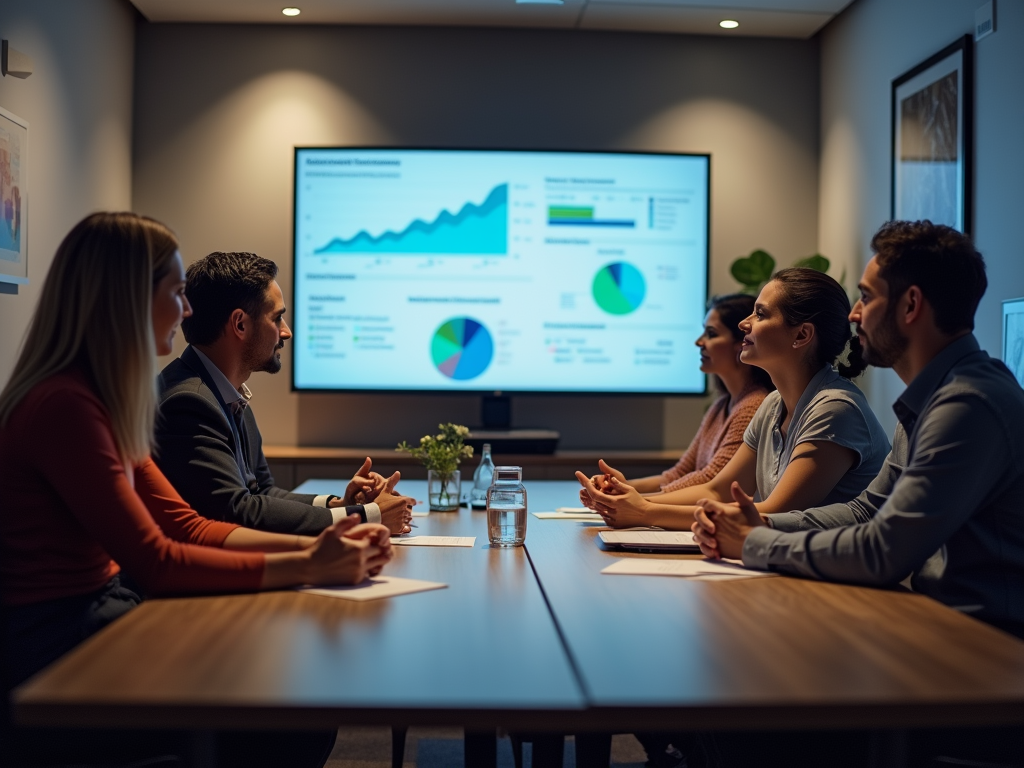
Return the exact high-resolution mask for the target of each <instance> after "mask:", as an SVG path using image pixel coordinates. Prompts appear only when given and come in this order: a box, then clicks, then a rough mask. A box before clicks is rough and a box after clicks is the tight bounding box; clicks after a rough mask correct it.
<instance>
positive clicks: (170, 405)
mask: <svg viewBox="0 0 1024 768" xmlns="http://www.w3.org/2000/svg"><path fill="white" fill-rule="evenodd" d="M276 276H277V265H276V264H274V262H272V261H270V260H268V259H262V258H260V257H259V256H256V255H254V254H251V253H211V254H210V255H209V256H207V257H205V258H204V259H201V260H200V261H198V262H196V263H194V264H192V265H191V266H189V268H188V270H187V284H186V287H185V297H186V298H187V299H188V303H189V304H190V305H191V312H192V313H191V315H190V316H186V318H185V320H184V321H183V322H182V331H183V332H184V334H185V338H186V340H187V341H188V342H189V346H188V347H187V348H186V349H185V351H184V353H182V355H181V357H180V358H178V359H177V360H173V361H172V362H171V363H170V364H169V365H168V366H167V367H166V368H164V370H163V372H162V373H161V375H160V382H159V386H160V412H159V414H158V416H157V427H156V443H157V452H156V456H155V459H156V462H157V464H158V465H159V467H160V469H161V471H163V473H164V474H165V475H166V476H167V478H168V479H169V480H170V481H171V483H172V484H173V485H174V487H175V488H176V489H177V490H178V492H179V493H180V494H181V495H182V497H183V498H184V499H185V500H186V501H187V502H188V503H189V504H190V505H191V506H192V507H193V508H194V509H196V510H197V511H198V512H199V513H200V514H201V515H203V516H204V517H209V518H212V519H215V520H224V521H227V522H233V523H238V524H240V525H243V526H246V527H248V528H257V529H260V530H266V531H275V532H279V533H296V534H302V535H311V536H315V535H317V534H318V533H319V532H320V531H322V530H323V529H324V528H327V527H328V526H330V525H332V524H333V523H334V522H336V521H338V520H340V519H341V518H342V517H345V516H346V515H349V514H358V515H359V516H360V517H361V518H363V520H364V521H368V522H380V523H383V524H384V525H386V526H387V527H388V528H389V529H390V530H391V532H392V533H403V532H408V531H409V530H410V528H409V522H410V520H411V519H412V505H413V503H414V502H413V500H412V499H409V498H407V497H404V496H399V495H396V494H395V493H394V486H395V483H396V482H397V481H398V479H399V475H398V473H397V472H396V473H395V474H394V475H392V476H391V477H390V478H387V479H385V478H383V477H382V476H381V475H379V474H378V473H376V472H372V471H371V464H370V459H366V461H365V462H364V463H363V466H362V467H361V468H360V471H359V472H358V473H357V474H356V476H355V477H353V478H352V480H351V481H350V482H349V483H348V486H347V488H346V490H345V494H344V496H343V497H341V498H338V497H336V496H328V495H324V496H313V495H311V494H299V493H291V492H290V491H286V490H284V489H282V488H278V487H277V486H276V485H274V478H273V477H272V476H271V474H270V469H269V467H268V466H267V460H266V457H265V456H264V455H263V441H262V438H261V437H260V431H259V427H257V425H256V418H255V416H254V415H253V413H252V409H251V408H249V407H248V403H249V399H250V398H251V397H252V393H251V392H250V391H249V388H248V387H247V386H246V384H245V382H246V381H247V380H248V378H249V376H250V375H251V374H252V373H253V372H254V371H266V372H268V373H277V372H278V371H279V370H280V369H281V356H280V352H279V350H280V349H281V348H282V347H283V346H284V342H285V341H286V340H287V339H290V338H291V335H292V334H291V330H290V329H289V328H288V324H287V323H286V322H285V321H284V313H285V304H284V296H283V294H282V292H281V288H280V286H279V285H278V284H277V282H276V280H275V278H276Z"/></svg>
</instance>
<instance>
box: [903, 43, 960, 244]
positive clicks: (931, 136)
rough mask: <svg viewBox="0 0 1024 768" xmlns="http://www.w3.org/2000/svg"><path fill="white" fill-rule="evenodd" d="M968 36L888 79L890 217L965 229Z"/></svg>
mask: <svg viewBox="0 0 1024 768" xmlns="http://www.w3.org/2000/svg"><path fill="white" fill-rule="evenodd" d="M971 50H972V48H971V36H970V35H965V36H964V37H962V38H960V39H959V40H957V41H956V42H955V43H953V44H952V45H950V46H948V47H946V48H943V49H942V50H941V51H939V52H938V53H936V54H935V55H934V56H932V57H931V58H929V59H927V60H926V61H923V62H921V63H920V64H918V65H917V66H916V67H914V68H913V69H911V70H910V71H909V72H906V73H904V74H902V75H900V76H899V77H898V78H896V79H895V80H893V81H892V218H894V219H907V220H910V221H916V220H918V219H929V220H931V221H932V222H933V223H935V224H946V225H948V226H951V227H954V228H955V229H957V230H959V231H960V232H963V233H965V234H970V229H971V221H970V216H971V199H970V195H971V132H972V127H973V126H972V115H973V112H974V106H973V74H972V70H973V68H972V60H971V59H972V53H971Z"/></svg>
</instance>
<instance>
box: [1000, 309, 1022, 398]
mask: <svg viewBox="0 0 1024 768" xmlns="http://www.w3.org/2000/svg"><path fill="white" fill-rule="evenodd" d="M1003 362H1004V363H1006V367H1007V368H1009V369H1010V370H1011V371H1012V372H1013V375H1014V377H1016V379H1017V382H1018V383H1019V384H1020V385H1021V386H1022V387H1024V299H1008V300H1007V301H1004V302H1003Z"/></svg>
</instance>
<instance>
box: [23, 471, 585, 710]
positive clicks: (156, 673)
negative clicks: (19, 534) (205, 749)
mask: <svg viewBox="0 0 1024 768" xmlns="http://www.w3.org/2000/svg"><path fill="white" fill-rule="evenodd" d="M331 485H332V487H333V485H336V483H332V484H331ZM419 486H422V487H419ZM403 489H404V490H405V491H406V492H407V493H414V492H415V493H417V494H418V495H419V497H420V498H426V496H425V492H426V483H425V482H424V483H415V482H407V483H404V484H403ZM485 519H486V515H485V514H484V513H482V512H476V513H471V512H469V511H468V510H463V511H462V512H460V513H457V514H456V513H447V514H443V513H438V514H434V515H431V516H429V517H427V518H421V517H417V518H415V523H416V524H417V525H418V526H420V527H419V528H418V529H416V530H415V531H414V533H418V534H433V535H444V536H476V537H477V539H476V545H475V546H474V547H473V548H472V549H468V548H444V549H438V548H430V547H396V549H397V550H398V551H397V553H396V557H395V559H394V561H392V563H390V564H389V566H388V568H387V570H386V573H387V574H388V575H392V576H403V577H407V578H417V579H426V580H428V581H440V582H444V583H446V584H448V585H449V586H448V588H447V589H440V590H435V591H431V592H423V593H418V594H412V595H404V596H401V597H396V598H392V599H385V600H378V601H371V602H366V603H357V602H352V601H348V600H340V599H336V598H330V597H321V596H317V595H307V594H297V593H295V592H290V591H285V592H271V593H265V594H260V595H235V596H230V597H203V598H179V599H169V600H152V601H148V602H146V603H144V604H143V605H142V606H140V607H139V608H137V609H135V610H134V611H132V612H131V613H130V614H129V615H128V616H126V617H124V618H123V619H121V620H119V621H117V622H115V623H114V624H113V625H111V626H110V627H108V628H107V629H105V630H103V631H102V632H100V633H98V634H97V635H96V636H94V637H93V638H91V639H90V640H88V641H86V642H85V643H83V644H82V645H81V646H80V647H79V648H77V649H75V650H74V651H73V652H71V653H70V654H68V655H67V656H65V657H64V658H63V659H61V660H60V661H58V662H57V663H56V664H54V665H52V666H51V667H50V668H49V669H47V670H46V671H44V672H43V673H42V674H41V675H40V676H37V677H36V678H35V679H34V680H32V681H30V682H29V683H27V684H26V685H25V686H23V687H22V688H20V689H19V691H18V693H17V694H16V705H15V709H16V717H17V718H18V720H19V722H23V723H26V724H46V723H49V724H54V723H61V724H65V725H91V726H100V725H110V726H113V725H133V726H146V725H153V726H174V727H190V728H196V727H224V728H226V727H252V726H255V725H259V726H261V727H273V726H276V727H302V726H311V727H312V726H321V727H322V726H336V725H338V724H340V723H363V724H401V723H403V722H404V721H407V722H408V723H409V724H437V725H462V724H466V723H468V724H473V723H476V722H479V723H482V724H484V725H486V726H489V727H493V726H494V725H496V724H499V723H504V722H510V723H512V722H515V723H518V725H519V727H523V728H530V727H535V726H538V725H540V724H542V723H544V722H549V721H550V718H551V716H552V713H562V712H563V711H564V710H567V709H572V710H577V711H579V710H581V709H582V708H583V706H584V701H583V697H582V693H581V692H580V689H579V686H578V684H577V681H576V678H575V676H574V674H573V672H572V669H571V667H570V665H569V663H568V658H567V656H566V654H565V651H564V648H563V646H562V644H561V642H560V640H559V638H558V635H557V632H556V630H555V625H554V622H553V621H552V619H551V615H550V613H549V611H548V610H547V607H546V605H545V603H544V600H543V597H542V595H541V592H540V589H539V587H538V585H537V581H536V578H535V577H534V575H533V572H532V570H531V568H530V564H529V561H528V559H527V556H526V552H525V550H523V549H522V548H518V549H509V550H501V549H492V548H490V547H489V546H488V543H487V533H486V526H485Z"/></svg>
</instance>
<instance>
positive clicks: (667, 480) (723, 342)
mask: <svg viewBox="0 0 1024 768" xmlns="http://www.w3.org/2000/svg"><path fill="white" fill-rule="evenodd" d="M753 311H754V297H753V296H751V295H750V294H747V293H730V294H728V295H725V296H715V297H713V298H712V299H711V300H710V301H709V302H708V313H707V315H706V316H705V317H704V332H703V333H701V335H700V337H698V339H697V340H696V341H695V342H694V343H695V344H696V345H697V346H698V347H700V369H701V371H703V372H704V373H706V374H709V375H710V376H711V379H712V382H713V387H714V390H715V392H717V393H718V395H719V397H718V399H717V400H715V402H713V403H712V404H711V407H710V408H708V412H707V413H706V414H704V418H703V419H702V420H701V422H700V427H699V428H698V429H697V433H696V434H695V435H694V436H693V440H692V441H691V442H690V447H689V448H687V449H686V452H685V453H684V454H683V455H682V456H681V457H680V458H679V461H677V462H676V464H675V466H673V467H671V468H669V469H666V470H665V471H664V472H662V473H661V474H658V475H650V476H649V477H638V478H636V479H634V480H626V478H625V477H624V476H623V475H622V473H621V472H617V471H616V470H613V469H612V468H611V467H609V466H608V465H607V464H605V463H604V462H603V461H601V462H599V464H598V467H599V469H600V470H601V473H602V474H599V475H594V476H593V477H592V478H591V480H593V482H594V484H595V485H597V487H598V488H602V487H603V485H604V483H605V480H604V477H605V475H615V476H616V477H618V479H619V480H622V481H624V482H626V483H628V484H629V485H631V486H633V487H634V488H636V489H637V490H638V491H640V493H652V494H653V493H667V492H668V491H677V490H679V489H680V488H688V487H690V486H691V485H701V484H702V483H706V482H708V481H709V480H711V479H712V478H714V476H715V475H717V474H718V473H719V472H721V471H722V469H723V468H724V467H725V465H726V464H728V463H729V460H730V459H731V458H732V457H733V454H734V453H736V451H737V450H738V449H739V447H740V446H741V445H743V433H744V432H745V431H746V429H747V425H748V424H749V423H750V420H751V419H752V418H753V417H754V414H755V413H757V409H758V408H759V407H760V406H761V403H762V402H764V398H765V396H766V395H767V394H768V393H769V392H771V391H772V390H773V389H775V385H774V384H772V380H771V378H770V377H769V376H768V374H767V373H765V371H764V369H762V368H758V367H757V366H754V365H747V364H746V363H744V362H741V361H740V348H741V345H742V343H743V333H742V331H740V329H739V324H740V321H741V320H743V319H744V318H746V317H748V316H749V315H750V313H751V312H753Z"/></svg>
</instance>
